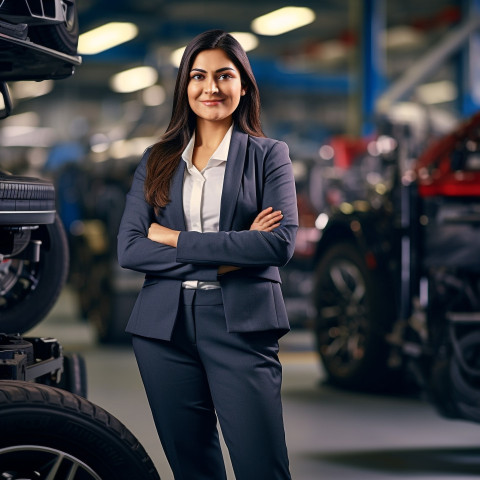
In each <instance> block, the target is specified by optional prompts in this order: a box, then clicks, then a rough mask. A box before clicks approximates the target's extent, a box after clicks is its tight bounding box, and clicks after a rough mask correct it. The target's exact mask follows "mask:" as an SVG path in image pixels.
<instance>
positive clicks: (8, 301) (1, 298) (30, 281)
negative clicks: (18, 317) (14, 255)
mask: <svg viewBox="0 0 480 480" xmlns="http://www.w3.org/2000/svg"><path fill="white" fill-rule="evenodd" d="M39 275H40V272H39V270H38V268H36V267H35V264H34V263H33V262H27V261H23V260H19V259H10V260H7V261H4V262H2V263H1V264H0V312H1V311H2V310H4V309H6V308H11V307H12V305H14V304H16V303H19V302H21V301H22V300H23V299H24V298H25V297H26V296H28V295H29V294H30V292H32V291H33V290H35V288H36V287H37V285H38V282H39Z"/></svg>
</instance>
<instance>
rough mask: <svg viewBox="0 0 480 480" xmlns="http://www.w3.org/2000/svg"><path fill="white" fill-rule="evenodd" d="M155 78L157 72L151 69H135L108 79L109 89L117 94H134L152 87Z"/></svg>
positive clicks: (146, 67)
mask: <svg viewBox="0 0 480 480" xmlns="http://www.w3.org/2000/svg"><path fill="white" fill-rule="evenodd" d="M157 78H158V74H157V71H156V70H155V69H154V68H153V67H148V66H145V67H136V68H131V69H130V70H125V71H123V72H120V73H117V74H116V75H114V76H113V77H112V78H111V79H110V87H111V88H112V90H113V91H115V92H118V93H129V92H136V91H137V90H142V89H144V88H147V87H150V86H152V85H154V84H155V82H156V81H157Z"/></svg>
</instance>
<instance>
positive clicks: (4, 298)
mask: <svg viewBox="0 0 480 480" xmlns="http://www.w3.org/2000/svg"><path fill="white" fill-rule="evenodd" d="M32 240H39V241H41V247H40V261H39V262H33V261H30V260H26V259H22V258H18V257H13V258H8V259H5V260H4V261H3V263H2V271H0V291H1V292H2V295H1V296H0V332H3V333H7V334H15V333H25V332H27V331H28V330H30V329H31V328H33V327H34V326H35V325H37V324H38V323H39V322H40V321H41V320H42V319H43V318H44V317H45V316H46V315H47V313H48V312H49V311H50V310H51V308H52V307H53V305H54V304H55V302H56V301H57V299H58V296H59V295H60V292H61V290H62V288H63V285H64V284H65V281H66V279H67V273H68V259H69V253H68V243H67V238H66V235H65V231H64V229H63V226H62V223H61V221H60V218H59V217H58V216H56V219H55V222H54V223H52V224H48V225H40V226H39V227H38V229H36V230H33V231H32Z"/></svg>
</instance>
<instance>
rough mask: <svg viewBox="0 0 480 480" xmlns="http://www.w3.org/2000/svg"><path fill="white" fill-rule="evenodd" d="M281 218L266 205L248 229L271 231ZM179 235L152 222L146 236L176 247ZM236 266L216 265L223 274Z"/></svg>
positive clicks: (235, 268) (277, 225)
mask: <svg viewBox="0 0 480 480" xmlns="http://www.w3.org/2000/svg"><path fill="white" fill-rule="evenodd" d="M282 218H283V215H282V212H281V211H280V210H273V208H272V207H267V208H266V209H264V210H262V211H261V212H260V213H259V214H258V215H257V216H256V217H255V220H254V221H253V223H252V225H250V229H249V230H258V231H260V232H271V231H272V230H274V229H275V228H277V227H279V226H280V221H281V219H282ZM179 235H180V231H179V230H172V229H171V228H167V227H164V226H162V225H160V224H159V223H152V224H151V225H150V228H149V229H148V235H147V237H148V238H149V239H150V240H152V241H154V242H157V243H161V244H163V245H168V246H170V247H174V248H176V247H177V243H178V237H179ZM238 268H239V267H233V266H229V265H220V266H219V267H218V274H219V275H223V274H225V273H228V272H231V271H233V270H238Z"/></svg>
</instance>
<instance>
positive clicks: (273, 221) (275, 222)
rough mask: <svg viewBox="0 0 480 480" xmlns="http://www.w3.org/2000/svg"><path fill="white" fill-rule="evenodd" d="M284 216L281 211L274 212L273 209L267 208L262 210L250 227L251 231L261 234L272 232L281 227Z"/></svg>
mask: <svg viewBox="0 0 480 480" xmlns="http://www.w3.org/2000/svg"><path fill="white" fill-rule="evenodd" d="M282 218H283V215H282V212H281V211H280V210H275V211H273V207H267V208H266V209H265V210H262V211H261V212H260V213H259V214H258V215H257V216H256V217H255V220H254V221H253V223H252V225H251V226H250V230H259V231H260V232H271V231H272V230H274V229H275V228H277V227H279V226H280V221H281V220H282Z"/></svg>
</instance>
